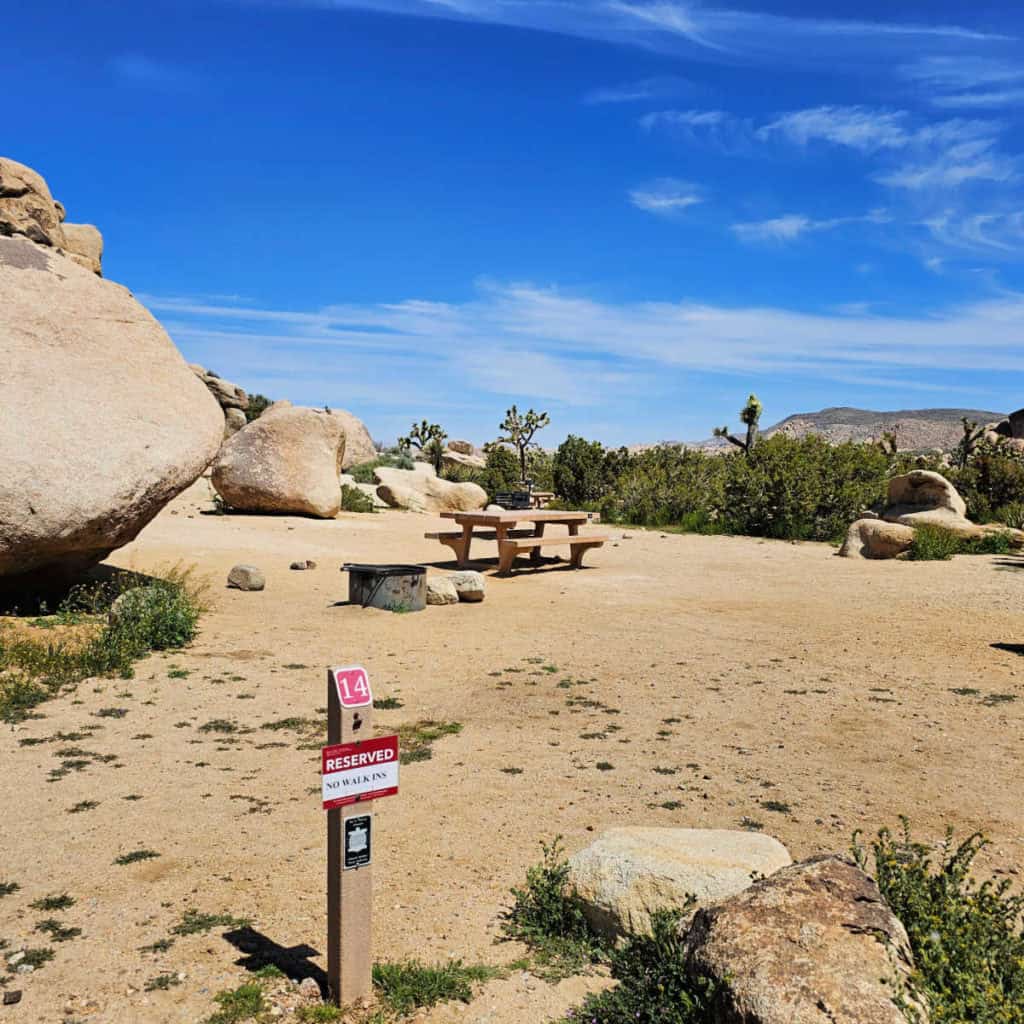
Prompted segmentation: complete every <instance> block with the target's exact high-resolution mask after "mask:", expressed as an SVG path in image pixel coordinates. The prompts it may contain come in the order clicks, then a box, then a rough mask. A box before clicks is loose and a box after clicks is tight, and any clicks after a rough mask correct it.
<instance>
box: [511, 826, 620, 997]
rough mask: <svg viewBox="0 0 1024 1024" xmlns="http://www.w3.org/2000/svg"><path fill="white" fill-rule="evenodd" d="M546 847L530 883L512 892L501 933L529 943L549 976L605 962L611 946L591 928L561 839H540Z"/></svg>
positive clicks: (531, 869)
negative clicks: (573, 880)
mask: <svg viewBox="0 0 1024 1024" xmlns="http://www.w3.org/2000/svg"><path fill="white" fill-rule="evenodd" d="M541 850H542V853H543V856H542V858H541V861H540V863H539V864H534V865H532V866H531V867H529V868H527V871H526V884H525V885H524V886H523V887H522V888H514V889H513V890H512V900H513V903H512V906H511V908H510V909H509V910H507V911H506V912H505V913H504V914H503V915H502V934H503V936H504V937H505V938H506V939H518V940H519V941H520V942H523V943H525V944H526V945H527V946H528V947H529V948H530V950H531V951H532V953H533V954H534V956H535V957H536V959H537V962H538V964H539V966H540V967H541V971H542V973H543V974H544V975H546V976H547V977H550V978H557V977H568V976H569V975H572V974H578V973H580V972H581V971H582V970H585V969H586V968H587V967H588V966H589V965H591V964H595V963H598V962H599V961H601V960H602V959H603V958H604V957H605V955H606V949H605V946H604V943H603V942H602V941H601V940H600V939H599V938H598V937H597V936H595V935H594V933H593V932H592V931H591V929H590V926H589V924H588V923H587V919H586V916H585V915H584V913H583V904H582V902H581V901H580V899H579V897H578V896H577V895H576V892H575V890H574V889H573V888H572V886H571V885H570V882H569V862H568V860H567V859H566V858H565V855H564V854H565V850H564V847H563V846H562V837H561V836H556V837H555V838H554V839H553V840H552V841H551V842H550V843H545V842H541Z"/></svg>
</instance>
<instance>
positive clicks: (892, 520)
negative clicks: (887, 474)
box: [839, 469, 1024, 558]
mask: <svg viewBox="0 0 1024 1024" xmlns="http://www.w3.org/2000/svg"><path fill="white" fill-rule="evenodd" d="M924 525H929V526H940V527H942V528H943V529H946V530H949V531H950V532H952V533H955V534H957V535H958V536H960V537H962V538H963V539H964V540H979V539H981V538H983V537H985V536H986V535H988V534H991V533H1004V532H1005V533H1007V534H1008V535H1009V537H1010V542H1011V544H1013V545H1014V546H1015V547H1018V548H1020V547H1024V532H1022V531H1020V530H1009V529H1007V528H1006V527H1004V526H999V525H986V526H981V525H979V524H977V523H972V522H971V521H970V520H969V519H968V518H967V503H966V502H965V501H964V499H963V498H962V497H961V496H960V494H959V493H958V492H957V489H956V488H955V487H954V486H953V485H952V484H951V483H950V482H949V481H948V480H947V479H946V478H945V477H944V476H942V474H940V473H932V472H930V471H928V470H924V469H915V470H913V471H912V472H910V473H906V474H904V475H902V476H894V477H893V478H892V479H891V480H890V481H889V490H888V497H887V500H886V503H885V506H884V507H883V508H882V509H881V510H880V511H878V512H874V511H872V512H865V513H863V514H862V516H861V518H860V519H858V520H857V521H856V522H854V523H853V524H852V525H851V526H850V528H849V530H848V531H847V534H846V540H845V541H844V542H843V546H842V547H841V548H840V549H839V554H840V555H841V556H842V557H843V558H896V557H898V556H899V555H902V554H904V553H905V552H907V551H909V550H910V548H911V546H912V545H913V543H914V530H915V529H916V528H917V527H919V526H924Z"/></svg>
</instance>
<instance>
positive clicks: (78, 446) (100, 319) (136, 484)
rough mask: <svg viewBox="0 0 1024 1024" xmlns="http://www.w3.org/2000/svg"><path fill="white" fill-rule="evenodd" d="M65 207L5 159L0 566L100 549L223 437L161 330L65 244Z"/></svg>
mask: <svg viewBox="0 0 1024 1024" xmlns="http://www.w3.org/2000/svg"><path fill="white" fill-rule="evenodd" d="M63 219H64V211H63V207H61V206H60V205H59V204H58V203H55V202H54V200H53V199H52V197H51V196H50V191H49V189H48V188H47V186H46V182H45V181H44V180H43V179H42V178H41V177H40V176H39V175H38V174H36V173H35V172H33V171H30V170H29V169H28V168H26V167H23V166H22V165H21V164H17V163H15V162H14V161H11V160H6V159H0V366H2V367H3V370H2V372H0V408H2V409H3V415H2V416H0V451H2V452H3V453H4V471H3V475H2V477H0V577H21V576H23V575H24V574H30V573H31V574H34V573H37V572H45V573H46V574H48V575H50V576H54V575H70V574H73V573H75V572H78V571H81V570H83V569H86V568H88V567H90V566H92V565H94V564H95V563H97V562H99V561H102V560H103V559H104V558H106V556H107V555H109V554H110V552H112V551H114V550H115V549H117V548H119V547H121V546H122V545H124V544H127V543H128V542H129V541H131V540H133V539H134V538H135V537H136V535H137V534H138V533H139V531H140V530H141V529H142V528H143V527H144V526H145V525H146V524H147V523H149V522H150V520H152V519H153V517H154V516H155V515H156V514H157V513H158V512H159V511H160V509H162V508H163V507H164V505H166V504H167V502H169V501H170V500H171V499H172V498H173V497H175V495H177V494H178V493H180V492H181V491H183V490H184V489H185V488H186V487H188V486H189V485H190V484H192V483H193V482H194V481H195V480H196V479H197V478H198V477H199V475H200V474H201V473H202V471H203V469H204V468H205V466H206V465H207V464H208V463H209V462H210V460H211V459H212V458H213V456H214V455H215V454H216V451H217V448H218V446H219V445H220V442H221V438H222V435H223V429H224V418H223V416H222V414H221V411H220V409H219V407H218V405H217V403H216V402H215V401H214V400H213V398H212V397H211V396H210V393H209V392H208V391H207V389H206V388H205V387H203V386H202V384H200V382H199V381H198V380H197V379H196V378H195V376H194V374H192V373H191V372H190V371H189V368H188V366H187V364H186V363H185V360H184V359H183V358H182V356H181V354H180V353H179V352H178V350H177V349H176V348H175V347H174V344H173V342H172V341H171V339H170V338H169V337H168V336H167V334H166V333H165V332H164V330H163V328H162V327H161V326H160V324H159V323H157V321H156V320H155V319H154V318H153V317H152V316H151V315H150V313H149V312H148V311H147V310H146V309H145V308H144V307H143V306H141V305H140V304H139V303H138V302H136V301H135V299H134V298H132V295H131V293H130V292H129V291H128V290H127V289H126V288H123V287H121V286H120V285H117V284H113V283H112V282H110V281H105V280H103V279H101V278H100V277H98V276H97V273H98V270H99V267H98V261H97V265H96V266H92V265H90V262H89V261H88V260H86V259H84V258H78V257H79V256H80V254H76V253H74V252H72V251H71V250H70V248H69V246H68V241H67V238H66V236H65V226H64V224H63ZM97 234H98V233H97ZM19 585H20V584H19Z"/></svg>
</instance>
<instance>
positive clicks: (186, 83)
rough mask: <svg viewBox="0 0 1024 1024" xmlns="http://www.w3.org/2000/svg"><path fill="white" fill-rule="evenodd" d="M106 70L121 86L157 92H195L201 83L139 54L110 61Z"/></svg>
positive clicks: (187, 70)
mask: <svg viewBox="0 0 1024 1024" xmlns="http://www.w3.org/2000/svg"><path fill="white" fill-rule="evenodd" d="M107 69H108V70H109V72H110V74H111V75H112V76H113V77H114V79H115V80H117V81H118V82H120V83H122V84H124V85H133V86H142V87H145V88H149V89H155V90H158V91H160V92H175V93H188V92H195V91H196V90H197V89H198V88H199V87H200V85H201V83H202V76H201V75H200V74H198V73H197V72H196V71H193V70H192V69H190V68H186V67H183V66H181V65H179V64H172V63H170V62H168V61H163V60H157V59H155V58H153V57H149V56H147V55H146V54H143V53H122V54H119V55H118V56H116V57H112V58H111V59H110V61H108V63H107Z"/></svg>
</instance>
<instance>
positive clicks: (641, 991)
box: [570, 907, 718, 1024]
mask: <svg viewBox="0 0 1024 1024" xmlns="http://www.w3.org/2000/svg"><path fill="white" fill-rule="evenodd" d="M687 909H688V908H687V907H682V908H679V909H678V910H659V911H656V912H655V913H654V914H652V915H651V934H650V935H633V936H630V937H629V938H628V939H627V941H626V943H625V944H624V945H623V946H621V947H620V948H618V949H616V950H614V951H613V952H612V954H611V973H612V977H613V978H615V980H616V981H618V985H616V986H615V987H614V988H610V989H607V990H606V991H604V992H601V993H599V994H597V995H593V996H591V997H590V998H589V999H588V1000H587V1001H586V1002H585V1003H584V1004H583V1006H582V1007H581V1008H580V1009H579V1010H578V1011H576V1012H575V1013H574V1014H573V1015H572V1017H571V1018H570V1019H572V1020H575V1021H586V1022H589V1024H712V1022H713V1021H714V1020H717V1019H718V1018H717V1017H716V1016H715V1015H714V1014H713V1012H712V1009H711V1004H712V1002H713V1000H714V997H715V992H716V989H717V985H716V983H715V982H713V981H711V980H708V979H704V978H698V979H691V978H690V977H688V976H687V973H686V967H685V960H684V957H683V938H682V934H681V929H680V921H681V919H682V918H683V916H684V915H685V913H686V911H687Z"/></svg>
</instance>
